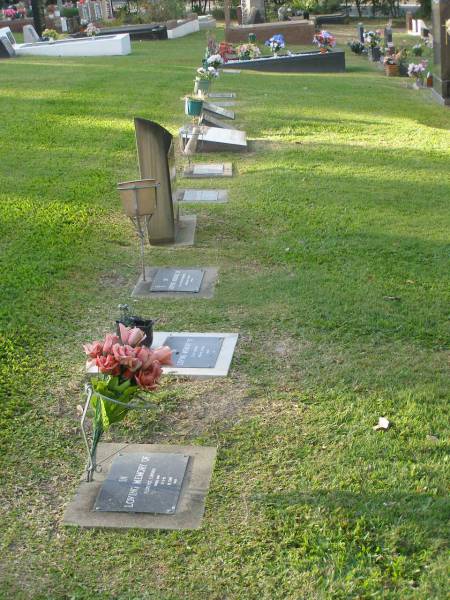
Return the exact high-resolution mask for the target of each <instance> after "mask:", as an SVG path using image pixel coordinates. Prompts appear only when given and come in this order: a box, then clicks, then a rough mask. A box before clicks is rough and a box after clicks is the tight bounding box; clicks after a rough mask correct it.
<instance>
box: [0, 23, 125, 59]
mask: <svg viewBox="0 0 450 600" xmlns="http://www.w3.org/2000/svg"><path fill="white" fill-rule="evenodd" d="M0 37H7V38H8V39H9V40H10V41H11V38H12V39H13V40H14V43H13V48H14V50H15V52H16V54H17V55H18V56H62V57H64V56H124V55H126V54H130V53H131V42H130V36H129V34H128V33H120V34H118V35H103V36H99V37H89V38H66V39H63V40H57V41H55V42H34V43H28V44H17V43H16V42H15V39H14V35H13V34H12V33H11V30H10V28H9V27H3V28H2V29H0Z"/></svg>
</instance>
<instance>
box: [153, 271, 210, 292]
mask: <svg viewBox="0 0 450 600" xmlns="http://www.w3.org/2000/svg"><path fill="white" fill-rule="evenodd" d="M204 276H205V271H204V269H158V270H157V272H156V274H155V276H154V277H153V280H152V285H151V287H150V291H152V292H191V293H196V292H199V291H200V288H201V287H202V282H203V278H204Z"/></svg>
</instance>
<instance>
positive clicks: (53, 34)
mask: <svg viewBox="0 0 450 600" xmlns="http://www.w3.org/2000/svg"><path fill="white" fill-rule="evenodd" d="M42 37H43V38H47V39H48V40H49V41H51V42H54V41H55V40H59V38H60V37H61V36H60V35H59V33H58V32H57V31H56V30H55V29H44V31H43V32H42Z"/></svg>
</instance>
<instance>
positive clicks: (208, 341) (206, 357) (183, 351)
mask: <svg viewBox="0 0 450 600" xmlns="http://www.w3.org/2000/svg"><path fill="white" fill-rule="evenodd" d="M223 340H224V338H223V337H195V336H182V335H180V336H175V335H171V336H169V337H168V338H166V340H165V342H164V344H163V345H164V346H169V347H170V348H171V349H172V350H173V353H172V362H173V366H174V367H175V368H180V367H182V368H185V369H213V368H214V367H215V366H216V363H217V358H218V356H219V353H220V350H221V348H222V344H223Z"/></svg>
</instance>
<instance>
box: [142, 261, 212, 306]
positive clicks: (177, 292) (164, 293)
mask: <svg viewBox="0 0 450 600" xmlns="http://www.w3.org/2000/svg"><path fill="white" fill-rule="evenodd" d="M169 271H172V272H175V271H178V272H179V273H180V275H179V278H178V279H177V282H176V283H175V285H174V284H173V279H174V275H175V273H173V274H172V276H171V273H169ZM165 272H166V273H165ZM199 272H200V275H199ZM161 273H162V277H164V276H165V275H167V276H168V282H167V285H165V286H164V285H163V283H164V282H162V281H161V275H159V274H161ZM218 273H219V271H218V269H217V268H216V267H201V268H184V267H180V268H171V269H167V268H164V267H146V268H145V281H143V279H142V275H141V276H140V277H139V281H138V282H137V284H136V287H135V288H134V290H133V292H132V294H131V295H132V296H133V297H134V298H135V297H142V296H143V297H147V298H184V299H186V298H188V299H190V300H192V299H195V298H204V299H210V298H212V297H213V296H214V288H215V285H216V282H217V277H218ZM191 274H192V278H189V275H191ZM158 275H159V279H158ZM186 276H187V277H186ZM155 282H156V283H155ZM198 282H200V286H199V287H198V291H195V289H194V288H195V287H196V286H194V283H198Z"/></svg>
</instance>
